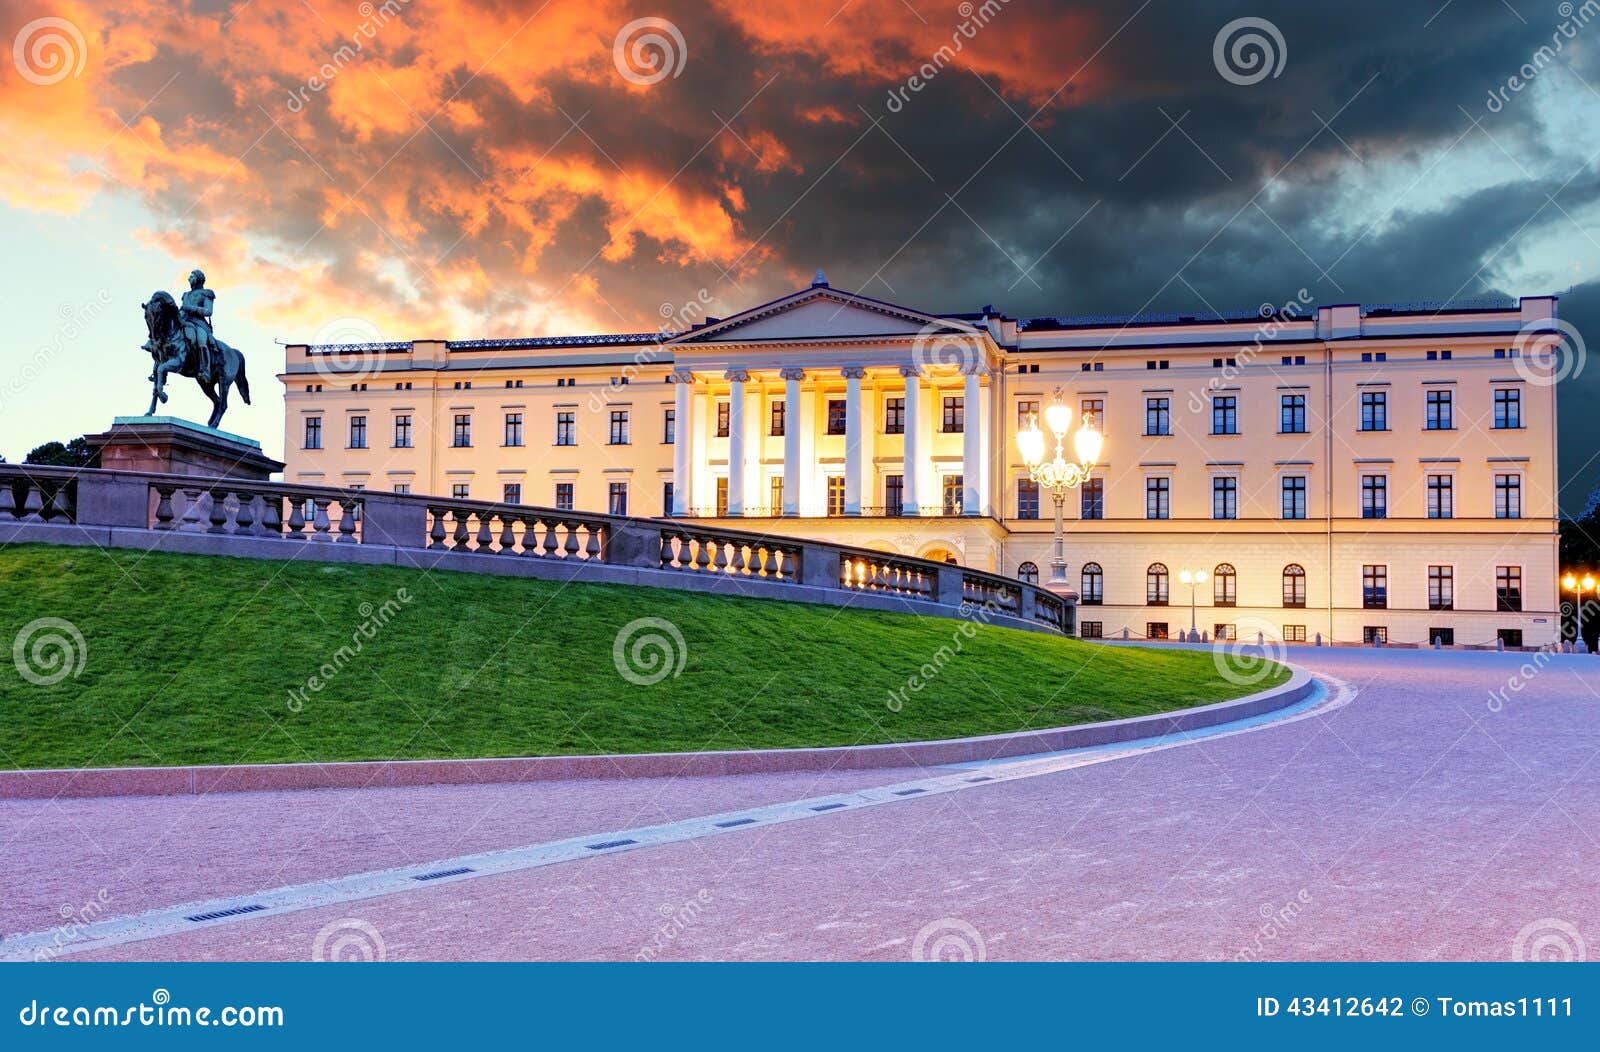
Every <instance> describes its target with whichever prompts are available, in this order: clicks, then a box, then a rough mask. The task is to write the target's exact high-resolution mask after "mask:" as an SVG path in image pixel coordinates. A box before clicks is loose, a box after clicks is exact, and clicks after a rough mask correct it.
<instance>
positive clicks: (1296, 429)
mask: <svg viewBox="0 0 1600 1052" xmlns="http://www.w3.org/2000/svg"><path fill="white" fill-rule="evenodd" d="M1278 430H1279V431H1280V432H1282V433H1283V434H1285V435H1303V434H1305V433H1306V396H1305V395H1303V394H1286V395H1283V396H1281V397H1280V398H1279V399H1278Z"/></svg>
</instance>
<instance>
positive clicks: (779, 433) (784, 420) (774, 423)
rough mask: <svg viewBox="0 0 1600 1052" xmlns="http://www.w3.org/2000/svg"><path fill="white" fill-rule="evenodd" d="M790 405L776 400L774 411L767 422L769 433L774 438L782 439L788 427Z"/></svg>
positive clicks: (774, 401)
mask: <svg viewBox="0 0 1600 1052" xmlns="http://www.w3.org/2000/svg"><path fill="white" fill-rule="evenodd" d="M788 412H789V404H788V403H787V402H785V401H784V400H783V399H781V398H778V399H774V400H773V403H772V409H771V412H770V414H769V416H768V420H767V433H768V434H769V435H771V436H772V437H773V438H782V437H783V432H784V428H785V427H786V426H787V425H788V420H789V418H788V415H787V414H788Z"/></svg>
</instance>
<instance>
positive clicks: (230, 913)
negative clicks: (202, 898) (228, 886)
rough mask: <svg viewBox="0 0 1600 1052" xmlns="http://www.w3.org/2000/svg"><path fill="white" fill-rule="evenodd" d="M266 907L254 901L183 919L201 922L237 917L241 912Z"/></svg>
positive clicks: (250, 911) (253, 911) (251, 911)
mask: <svg viewBox="0 0 1600 1052" xmlns="http://www.w3.org/2000/svg"><path fill="white" fill-rule="evenodd" d="M264 909H266V907H265V906H262V905H260V904H259V903H253V904H251V905H249V906H235V907H233V908H232V909H228V910H217V911H215V912H214V913H196V914H195V915H194V916H192V917H185V918H183V919H184V920H187V921H194V922H196V923H199V922H200V921H213V920H221V919H222V918H224V917H237V916H239V914H241V913H255V912H256V911H257V910H264Z"/></svg>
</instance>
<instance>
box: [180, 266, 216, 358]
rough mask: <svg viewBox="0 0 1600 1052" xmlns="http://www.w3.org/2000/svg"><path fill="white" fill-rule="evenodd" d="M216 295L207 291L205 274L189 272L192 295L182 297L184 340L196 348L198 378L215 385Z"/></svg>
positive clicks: (194, 271) (188, 293)
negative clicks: (213, 324) (213, 323)
mask: <svg viewBox="0 0 1600 1052" xmlns="http://www.w3.org/2000/svg"><path fill="white" fill-rule="evenodd" d="M216 299H217V294H216V293H215V292H212V291H211V290H210V289H208V288H206V275H205V272H204V271H202V270H199V269H195V270H191V271H190V272H189V291H188V292H185V293H184V294H183V303H182V304H181V306H180V307H179V314H180V316H181V317H182V318H183V336H184V339H186V340H187V341H188V342H189V346H190V347H193V348H194V352H195V356H196V362H195V364H196V367H197V370H198V372H199V375H200V376H201V377H202V378H203V379H206V380H209V381H210V382H212V383H215V382H216V381H217V365H218V359H219V358H220V357H221V356H220V355H219V354H218V353H217V344H216V340H215V339H213V337H212V332H211V305H212V304H213V303H215V302H216Z"/></svg>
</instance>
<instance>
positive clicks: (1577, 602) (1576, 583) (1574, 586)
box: [1561, 573, 1600, 654]
mask: <svg viewBox="0 0 1600 1052" xmlns="http://www.w3.org/2000/svg"><path fill="white" fill-rule="evenodd" d="M1561 584H1562V585H1563V586H1564V587H1565V588H1566V590H1567V591H1569V592H1571V593H1572V595H1573V599H1574V602H1573V604H1572V612H1573V616H1575V617H1576V618H1577V619H1578V645H1577V647H1576V648H1575V649H1576V650H1577V652H1578V653H1580V654H1587V653H1588V652H1589V644H1587V643H1585V642H1584V641H1583V593H1584V592H1594V591H1595V584H1596V582H1595V579H1594V577H1593V576H1591V575H1589V574H1584V575H1583V579H1582V580H1579V579H1578V578H1577V577H1576V576H1574V575H1573V574H1570V573H1569V574H1567V576H1565V577H1563V578H1562V579H1561ZM1596 594H1597V595H1600V593H1596Z"/></svg>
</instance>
